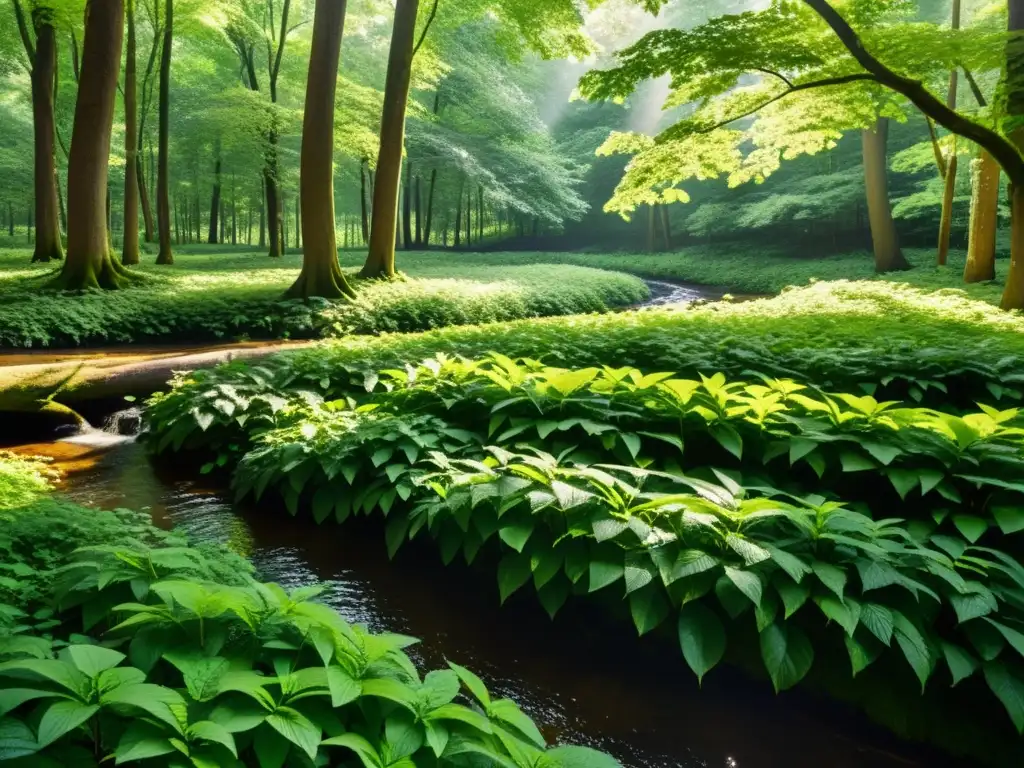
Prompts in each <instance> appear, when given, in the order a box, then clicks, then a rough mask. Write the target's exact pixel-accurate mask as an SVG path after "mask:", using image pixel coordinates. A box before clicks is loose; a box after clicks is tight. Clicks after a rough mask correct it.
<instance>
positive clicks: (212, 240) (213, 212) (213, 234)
mask: <svg viewBox="0 0 1024 768" xmlns="http://www.w3.org/2000/svg"><path fill="white" fill-rule="evenodd" d="M213 156H214V160H213V192H212V193H211V197H210V231H209V235H208V237H207V238H206V242H207V243H209V244H211V245H215V244H217V243H218V242H219V241H220V240H222V239H223V238H219V237H218V235H219V233H220V189H221V178H220V173H221V159H220V137H219V136H218V137H217V139H216V141H214V144H213Z"/></svg>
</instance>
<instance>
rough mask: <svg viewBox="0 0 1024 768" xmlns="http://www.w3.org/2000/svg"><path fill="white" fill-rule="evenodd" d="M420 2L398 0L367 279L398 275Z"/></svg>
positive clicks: (365, 267) (389, 60)
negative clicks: (401, 188)
mask: <svg viewBox="0 0 1024 768" xmlns="http://www.w3.org/2000/svg"><path fill="white" fill-rule="evenodd" d="M418 12H419V0H397V2H396V4H395V23H394V29H393V31H392V33H391V50H390V52H389V54H388V72H387V78H386V79H385V84H384V109H383V112H382V115H381V127H380V153H379V155H378V157H377V178H376V183H375V184H374V189H373V219H372V220H371V222H370V252H369V254H368V255H367V257H366V263H365V264H364V265H363V271H362V275H363V277H393V276H394V274H395V229H396V227H397V224H398V188H399V186H400V184H401V173H402V148H403V146H404V144H405V110H406V106H407V105H408V102H409V83H410V79H411V77H412V59H413V55H414V48H413V46H414V39H413V38H414V36H415V32H416V15H417V13H418Z"/></svg>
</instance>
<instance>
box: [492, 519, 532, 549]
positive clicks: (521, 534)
mask: <svg viewBox="0 0 1024 768" xmlns="http://www.w3.org/2000/svg"><path fill="white" fill-rule="evenodd" d="M533 529H534V523H533V521H532V520H522V521H520V522H513V523H506V524H505V525H503V526H502V528H501V530H500V531H498V535H499V536H500V537H501V540H502V541H503V542H505V543H506V544H507V545H508V546H510V547H511V548H512V549H514V550H515V551H516V552H522V551H523V547H525V546H526V542H527V540H528V539H529V538H530V534H532V533H533Z"/></svg>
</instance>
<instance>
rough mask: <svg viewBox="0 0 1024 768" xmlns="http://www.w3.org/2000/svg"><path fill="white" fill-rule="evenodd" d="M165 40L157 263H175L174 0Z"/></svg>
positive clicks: (170, 2)
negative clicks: (171, 152)
mask: <svg viewBox="0 0 1024 768" xmlns="http://www.w3.org/2000/svg"><path fill="white" fill-rule="evenodd" d="M164 2H165V4H166V14H165V17H164V43H163V50H162V51H161V52H160V97H159V106H158V109H159V121H160V125H159V128H158V129H157V170H156V218H157V228H158V229H159V231H160V251H159V253H158V254H157V257H156V263H157V264H173V263H174V254H173V253H172V252H171V203H170V194H171V193H170V184H171V178H170V167H169V163H170V158H169V155H168V150H169V141H170V124H171V47H172V46H173V44H174V0H164Z"/></svg>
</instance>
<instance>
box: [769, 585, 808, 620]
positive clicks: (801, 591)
mask: <svg viewBox="0 0 1024 768" xmlns="http://www.w3.org/2000/svg"><path fill="white" fill-rule="evenodd" d="M775 589H776V590H777V591H778V593H779V597H781V598H782V606H783V608H784V610H785V613H784V615H783V617H784V618H787V619H788V618H789V617H790V616H792V615H793V614H794V613H796V612H797V611H798V610H800V608H802V607H803V605H804V603H806V602H807V598H809V597H810V596H811V588H810V587H808V586H807V585H806V584H796V583H794V582H793V581H791V580H789V579H787V578H785V577H783V578H781V579H779V580H778V583H777V584H776V585H775Z"/></svg>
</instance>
